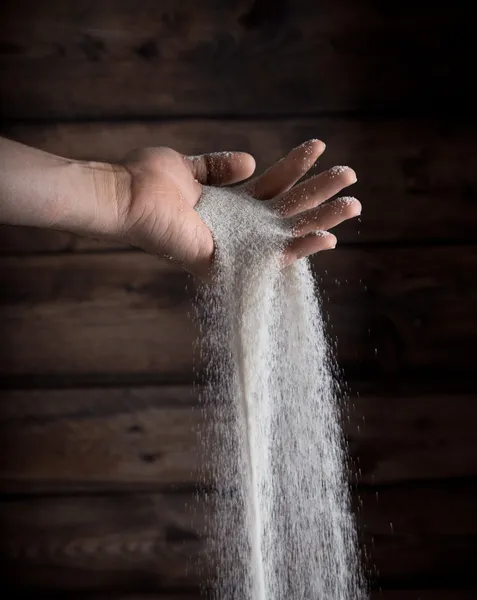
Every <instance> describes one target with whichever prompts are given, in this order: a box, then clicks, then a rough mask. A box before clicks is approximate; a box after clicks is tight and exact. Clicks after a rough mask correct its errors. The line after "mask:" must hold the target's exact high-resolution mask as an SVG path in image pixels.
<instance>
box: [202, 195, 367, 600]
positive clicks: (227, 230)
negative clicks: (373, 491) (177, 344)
mask: <svg viewBox="0 0 477 600" xmlns="http://www.w3.org/2000/svg"><path fill="white" fill-rule="evenodd" d="M197 210H198V212H199V213H200V215H201V216H202V218H203V220H204V221H205V222H206V223H207V225H208V226H209V227H210V229H211V231H212V232H213V235H214V239H215V244H216V260H215V270H214V274H213V282H212V284H211V285H209V286H206V289H204V290H203V295H202V303H203V304H202V306H203V310H204V311H205V314H206V320H207V326H206V332H205V339H204V349H203V351H204V353H206V355H207V358H208V359H209V360H210V362H209V366H208V379H209V386H208V389H207V392H206V394H205V401H206V402H207V403H208V405H209V406H212V411H211V412H212V413H213V415H214V416H213V422H212V423H211V428H212V430H213V435H212V436H210V437H209V438H208V448H207V452H208V456H209V457H210V462H211V465H210V466H211V468H212V470H213V471H214V474H215V480H216V484H217V489H218V493H217V496H218V498H219V500H218V502H217V508H216V511H215V513H214V518H213V522H212V523H210V524H209V525H210V536H211V537H212V538H213V539H214V540H215V546H214V560H215V561H217V562H218V581H217V582H215V596H216V598H220V599H221V600H224V599H227V600H229V599H230V600H235V599H236V600H318V599H320V600H361V599H362V598H366V597H367V594H366V592H365V586H364V584H363V580H362V577H361V572H360V568H359V557H358V550H357V539H356V531H355V525H354V519H353V517H352V514H351V510H350V499H349V492H348V486H347V481H346V476H345V474H346V453H345V446H344V443H343V435H342V431H341V418H340V416H341V415H340V409H339V406H338V402H337V398H336V389H335V386H334V382H333V378H332V373H331V365H330V359H329V349H328V346H327V343H326V340H325V335H324V326H323V319H322V315H321V310H320V305H319V301H318V300H317V296H316V293H315V291H316V290H315V286H314V281H313V277H312V275H311V272H310V269H309V266H308V262H307V261H306V260H301V261H299V262H297V263H295V264H294V265H292V266H290V267H287V268H286V269H284V270H281V269H280V255H281V251H282V249H283V247H284V244H285V243H286V242H287V240H288V239H289V238H290V232H289V231H288V229H287V228H286V227H285V225H284V221H282V220H281V219H280V218H279V217H277V216H276V215H275V214H274V213H272V212H271V210H270V209H269V205H268V203H266V202H258V201H256V200H254V199H252V198H250V197H248V196H246V195H245V194H244V193H243V192H241V191H240V190H239V189H218V188H204V193H203V196H202V198H201V201H200V202H199V204H198V207H197Z"/></svg>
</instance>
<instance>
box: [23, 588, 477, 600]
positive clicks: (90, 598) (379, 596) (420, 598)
mask: <svg viewBox="0 0 477 600" xmlns="http://www.w3.org/2000/svg"><path fill="white" fill-rule="evenodd" d="M476 595H477V590H476V589H451V590H439V589H431V590H417V589H415V590H387V589H381V590H372V591H371V594H370V600H475V597H476ZM35 598H38V596H37V595H35ZM40 598H41V596H40ZM68 598H69V599H70V600H200V599H201V598H204V596H201V595H200V594H199V592H190V593H187V594H184V593H183V592H172V593H171V594H167V595H165V594H163V593H158V594H156V593H152V594H151V593H149V594H120V593H118V594H115V593H113V594H107V593H106V594H90V593H87V592H86V593H76V594H75V593H73V594H71V593H70V594H68Z"/></svg>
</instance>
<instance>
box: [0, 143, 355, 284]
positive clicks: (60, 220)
mask: <svg viewBox="0 0 477 600" xmlns="http://www.w3.org/2000/svg"><path fill="white" fill-rule="evenodd" d="M324 150H325V145H324V143H323V142H321V141H319V140H310V141H308V142H305V143H304V144H302V145H301V146H298V147H297V148H295V149H293V150H292V151H291V152H290V153H289V154H288V155H287V156H285V158H283V159H282V160H281V161H279V162H277V163H275V164H274V165H272V166H271V167H270V168H269V169H268V170H267V171H265V172H264V173H263V174H262V175H259V176H257V177H254V178H252V179H249V178H250V177H251V176H252V175H253V173H254V170H255V161H254V159H253V157H252V156H251V155H250V154H246V153H243V152H222V153H214V154H206V155H202V156H196V157H194V156H192V157H187V156H184V155H182V154H180V153H178V152H176V151H174V150H172V149H170V148H163V147H157V148H144V149H141V150H136V151H134V152H132V153H130V154H129V155H128V156H126V157H125V159H124V160H122V161H120V162H118V163H100V162H86V161H75V160H70V159H67V158H62V157H58V156H54V155H52V154H48V153H46V152H43V151H41V150H37V149H34V148H30V147H28V146H24V145H23V144H19V143H17V142H13V141H11V140H7V139H4V138H0V223H2V224H5V225H26V226H32V227H43V228H50V229H57V230H62V231H69V232H72V233H76V234H79V235H85V236H90V237H95V238H98V239H106V240H115V241H118V242H122V243H125V244H130V245H133V246H137V247H139V248H142V249H143V250H145V251H146V252H149V253H151V254H155V255H158V256H163V257H164V256H165V257H169V258H172V259H173V260H174V261H176V262H177V263H179V264H180V265H182V266H183V267H184V268H185V269H186V270H188V271H189V272H191V273H193V274H194V275H196V276H198V277H200V278H202V279H206V278H207V274H208V272H209V270H210V267H211V265H212V264H213V256H214V241H213V238H212V234H211V232H210V230H209V229H208V228H207V226H206V225H205V223H204V222H203V221H202V220H201V219H200V217H199V215H198V214H197V212H196V211H195V210H194V207H195V206H196V204H197V203H198V201H199V199H200V196H201V192H202V186H203V185H221V186H222V185H230V184H232V183H237V182H245V183H242V188H243V189H244V190H245V191H247V193H248V194H250V195H251V196H253V197H254V198H257V199H258V200H264V201H268V202H269V204H270V206H271V207H272V208H273V209H274V210H276V211H277V214H279V215H280V216H281V217H282V218H283V219H285V220H286V221H287V223H288V224H289V226H290V230H291V231H292V237H291V240H290V242H289V244H288V245H287V247H286V249H285V251H284V254H283V257H282V258H283V265H284V266H286V265H289V264H290V263H292V262H294V261H295V260H297V259H299V258H303V257H305V256H309V255H311V254H315V253H316V252H320V251H323V250H329V249H331V248H334V247H335V246H336V242H337V240H336V237H335V235H334V234H333V233H330V232H329V230H330V229H333V228H334V227H335V226H336V225H339V224H340V223H341V222H343V221H345V220H347V219H350V218H353V217H356V216H358V215H359V214H360V213H361V204H360V203H359V202H358V200H356V199H355V198H349V197H347V198H345V199H340V198H337V199H335V200H330V199H331V198H333V196H335V195H337V194H339V193H340V192H341V191H342V190H343V189H344V188H346V187H347V186H349V185H352V184H353V183H355V182H356V174H355V172H354V171H353V170H352V169H351V168H349V167H346V168H335V169H330V170H329V171H324V172H323V173H320V174H319V175H315V176H313V177H310V178H308V179H306V180H304V181H300V180H301V179H302V177H303V176H304V175H305V174H306V173H307V172H308V170H309V169H310V168H311V167H312V166H313V165H314V163H315V162H316V160H317V159H318V158H319V157H320V156H321V154H322V153H323V152H324ZM245 180H247V181H245ZM297 182H298V183H297ZM316 232H322V233H320V234H319V235H317V234H316Z"/></svg>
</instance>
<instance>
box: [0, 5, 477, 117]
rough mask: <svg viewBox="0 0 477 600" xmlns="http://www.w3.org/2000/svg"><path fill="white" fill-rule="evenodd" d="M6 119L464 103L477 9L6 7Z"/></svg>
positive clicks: (469, 88)
mask: <svg viewBox="0 0 477 600" xmlns="http://www.w3.org/2000/svg"><path fill="white" fill-rule="evenodd" d="M0 23H1V28H0V39H1V46H0V60H1V65H2V69H1V78H0V97H1V99H2V102H1V105H0V109H1V112H0V114H1V115H2V116H3V117H4V118H11V117H13V118H35V117H37V118H53V119H55V118H77V117H83V118H84V117H95V118H100V117H105V116H108V117H111V116H114V117H117V116H121V117H123V116H131V115H135V116H137V115H155V116H166V115H204V114H206V115H217V114H222V115H223V114H226V115H231V114H233V115H236V114H255V115H256V114H270V113H271V114H290V113H291V112H293V113H306V112H308V113H309V112H317V111H356V110H375V109H377V110H384V109H389V110H399V111H402V110H406V109H412V110H416V109H417V110H419V109H420V110H421V111H425V112H428V111H429V110H432V109H435V108H436V107H437V106H442V105H444V106H446V108H447V109H449V108H451V107H452V108H459V109H460V110H463V109H464V108H465V107H468V108H471V107H472V98H473V97H474V95H475V91H476V84H475V81H474V78H472V77H468V73H469V71H470V69H471V66H472V63H471V59H470V57H472V56H473V55H474V54H475V51H476V40H475V36H473V35H472V32H473V29H474V28H475V24H476V21H475V14H474V12H473V11H472V10H471V6H470V4H469V3H467V2H464V1H463V0H462V1H461V0H458V1H456V2H454V4H453V6H452V10H448V8H447V7H446V6H444V5H442V6H436V5H435V3H432V4H431V3H430V2H429V1H426V2H421V3H415V2H414V3H411V2H410V1H409V0H407V1H403V2H399V3H398V2H392V3H376V2H373V1H372V0H368V1H366V2H360V3H359V4H358V3H356V2H353V1H352V0H346V1H342V2H339V3H336V2H331V1H330V0H327V1H324V2H319V3H317V2H314V1H313V0H299V1H295V2H288V1H281V2H274V3H262V2H255V3H251V2H250V1H249V0H234V1H233V2H219V3H217V2H216V1H214V0H207V1H206V2H200V3H197V2H195V1H194V0H184V1H183V2H181V3H180V4H178V3H177V2H173V0H164V1H162V2H157V1H155V0H143V1H142V2H141V5H140V7H138V5H137V2H135V1H134V0H121V2H111V1H110V0H98V1H97V2H94V3H93V4H91V3H90V4H87V5H83V4H81V5H78V4H77V3H75V2H73V1H72V0H69V1H68V2H64V1H61V0H48V2H45V3H38V2H34V0H7V1H6V2H3V3H2V9H1V12H0Z"/></svg>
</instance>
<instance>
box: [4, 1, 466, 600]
mask: <svg viewBox="0 0 477 600" xmlns="http://www.w3.org/2000/svg"><path fill="white" fill-rule="evenodd" d="M471 7H472V4H471V2H464V1H461V0H455V1H454V2H451V3H445V4H444V3H443V4H442V5H440V4H439V3H435V2H431V1H430V0H423V1H419V0H414V1H412V2H411V1H410V0H401V1H397V0H389V1H388V0H386V1H385V2H384V1H379V0H363V1H361V2H358V1H356V0H333V1H332V0H297V1H292V0H289V1H286V0H275V1H271V0H270V1H268V0H174V1H173V0H117V1H114V0H94V1H90V0H85V1H81V2H80V1H76V2H74V1H73V0H44V1H43V2H37V1H34V0H6V1H3V3H2V4H1V9H0V117H1V132H2V133H3V134H4V135H8V136H11V137H12V138H14V139H17V140H19V141H23V142H25V143H28V144H32V145H34V146H38V147H40V148H44V149H46V150H49V151H51V152H53V153H57V154H60V155H64V156H68V157H77V158H88V159H105V160H113V159H117V158H120V157H121V156H122V155H123V154H124V153H126V152H127V151H128V150H130V149H132V148H133V147H138V146H142V145H160V144H161V145H170V146H172V147H174V148H176V149H178V150H180V151H183V152H186V153H194V154H196V153H200V152H204V151H211V150H217V149H240V150H248V151H251V152H252V153H253V154H254V155H255V156H256V157H257V159H258V163H259V167H260V168H262V167H264V166H265V165H267V164H269V163H270V162H272V161H273V160H275V159H277V158H278V157H280V156H281V155H282V154H283V153H285V152H286V151H287V150H288V149H290V148H291V147H292V146H294V145H296V144H297V143H299V142H301V141H303V140H305V139H307V138H310V137H320V138H322V139H324V140H325V141H326V143H327V145H328V150H327V152H326V155H325V157H324V158H323V159H322V161H321V166H322V167H323V168H324V167H329V166H332V165H333V164H351V165H352V166H353V167H355V169H356V170H357V171H358V175H359V178H360V181H359V183H358V185H357V186H356V189H355V193H356V195H357V196H358V197H359V198H360V199H361V200H362V202H363V204H364V213H363V219H362V223H359V224H356V223H354V224H351V225H346V226H344V227H342V229H341V232H340V241H339V246H338V249H337V250H336V251H334V252H332V253H327V254H326V255H323V256H318V257H317V258H316V260H315V265H316V269H317V272H318V273H319V275H320V277H321V278H322V286H323V289H324V296H325V300H326V307H327V309H328V311H329V315H330V323H329V331H330V334H331V335H332V336H333V337H334V339H336V340H337V353H338V359H339V363H340V365H341V366H342V367H343V369H344V372H345V375H346V378H347V380H348V382H349V384H350V389H351V403H352V404H353V405H354V408H353V410H352V412H351V419H350V421H349V422H347V423H346V431H347V435H348V438H349V443H350V449H351V452H352V455H353V457H354V459H355V461H356V464H357V471H358V473H357V481H356V485H355V488H356V489H355V492H356V497H357V498H359V500H357V509H358V515H359V521H360V527H361V536H362V539H363V542H364V544H365V547H366V554H367V556H368V570H369V572H370V581H371V585H372V587H373V590H374V591H373V598H375V599H377V598H382V599H383V600H411V599H413V600H418V599H421V600H431V599H432V600H451V599H452V600H454V599H455V600H470V599H471V598H472V599H473V598H475V597H477V591H476V590H477V581H476V578H477V576H476V568H477V514H476V510H475V506H476V492H477V437H476V431H475V424H476V423H475V418H476V416H477V406H476V389H477V387H476V383H475V374H476V369H475V363H476V352H475V343H476V340H477V316H476V311H477V309H476V303H477V244H476V241H477V236H476V226H477V168H476V167H477V164H476V163H477V137H476V136H477V120H476V118H475V115H474V113H475V104H476V102H475V98H476V91H477V90H476V88H477V83H476V81H477V78H476V77H475V66H474V60H475V58H476V56H475V55H476V52H475V51H476V47H477V41H476V40H477V36H476V35H475V29H476V26H477V22H476V21H477V19H476V17H475V16H474V15H473V13H472V10H471ZM188 283H190V282H188V279H187V276H186V275H184V274H182V273H180V272H178V271H177V270H175V269H173V268H171V267H170V266H168V265H166V264H163V263H162V262H160V261H158V260H156V259H155V258H152V257H149V256H146V255H145V254H143V253H141V252H139V251H134V250H131V249H128V248H118V247H112V246H106V245H104V244H98V243H96V242H93V241H90V240H85V239H78V238H75V237H73V236H70V235H64V234H59V233H54V232H45V231H43V232H42V231H35V230H26V229H25V230H21V229H13V228H11V229H9V228H3V230H2V231H1V242H0V305H1V319H0V328H1V341H2V344H1V350H0V383H1V384H2V394H1V402H0V492H1V497H0V521H1V536H0V557H1V559H2V564H3V567H4V570H3V573H2V575H3V577H2V583H3V586H4V587H5V588H6V589H7V590H9V591H10V592H11V593H12V595H18V594H20V593H23V594H28V593H31V594H32V595H33V594H34V595H35V597H38V596H39V595H41V594H42V593H45V594H46V595H47V596H48V597H51V596H52V595H58V596H59V597H68V598H80V599H84V600H94V599H98V600H99V599H101V600H106V599H111V600H120V599H121V600H139V599H143V600H144V599H146V598H151V597H157V598H160V599H162V600H172V599H173V598H181V597H182V598H184V599H185V598H188V599H189V598H196V596H197V593H196V590H197V587H198V585H199V583H200V580H201V575H200V573H198V572H197V570H196V569H195V568H194V562H195V559H196V557H197V556H198V555H200V552H201V548H202V545H203V543H204V542H203V539H202V534H201V522H202V517H203V510H204V506H203V503H202V502H201V500H200V494H199V497H198V499H197V495H196V493H195V488H196V485H195V484H196V481H197V477H198V475H197V473H198V467H199V463H200V447H199V444H198V432H200V430H201V427H203V419H204V417H203V415H201V412H200V411H198V410H193V407H194V406H196V405H197V400H196V396H195V393H194V391H193V388H192V385H191V384H192V381H193V364H192V342H193V339H194V337H195V333H194V329H193V327H192V325H191V322H190V320H189V318H188V316H187V315H188V313H189V312H190V310H191V305H190V300H189V296H188V295H187V292H186V290H185V288H186V285H188ZM202 577H203V576H202Z"/></svg>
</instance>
